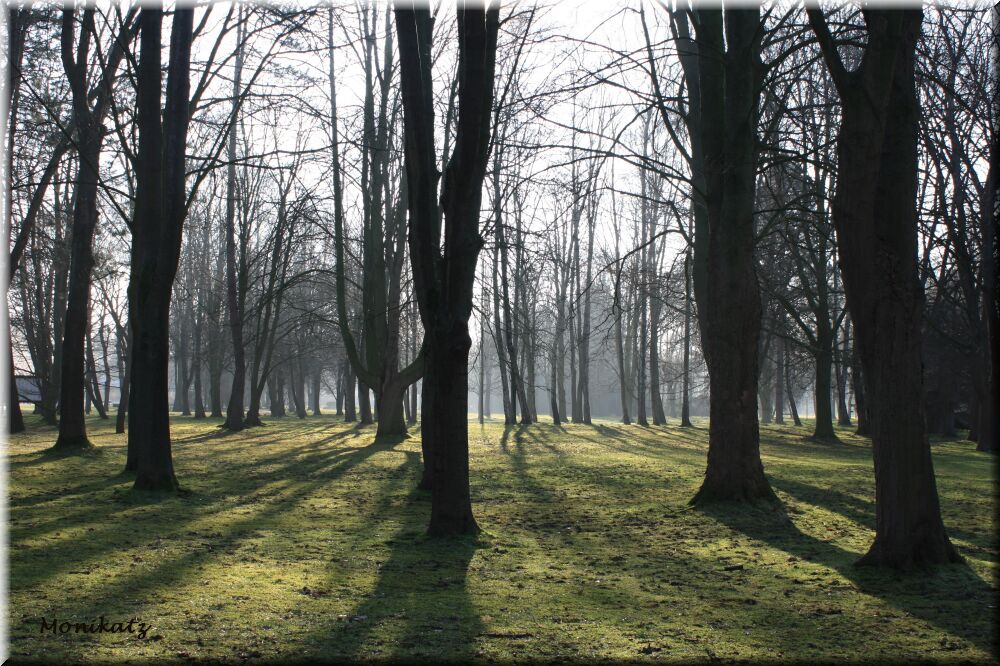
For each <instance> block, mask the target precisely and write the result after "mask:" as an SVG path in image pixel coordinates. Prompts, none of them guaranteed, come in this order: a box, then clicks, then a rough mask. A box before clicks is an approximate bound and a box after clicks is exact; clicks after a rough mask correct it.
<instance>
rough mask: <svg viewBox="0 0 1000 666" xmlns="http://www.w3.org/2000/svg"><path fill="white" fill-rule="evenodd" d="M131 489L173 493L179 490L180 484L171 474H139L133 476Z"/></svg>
mask: <svg viewBox="0 0 1000 666" xmlns="http://www.w3.org/2000/svg"><path fill="white" fill-rule="evenodd" d="M132 490H139V491H143V492H167V493H174V492H177V491H178V490H180V486H178V485H177V478H176V477H175V476H174V475H172V474H157V475H139V476H136V478H135V483H134V484H133V485H132Z"/></svg>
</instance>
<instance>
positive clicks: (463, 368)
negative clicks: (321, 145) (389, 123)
mask: <svg viewBox="0 0 1000 666" xmlns="http://www.w3.org/2000/svg"><path fill="white" fill-rule="evenodd" d="M395 11H396V28H397V34H398V37H399V51H400V80H401V84H400V88H401V93H402V99H403V110H404V114H403V118H404V122H403V127H404V134H405V142H404V146H405V151H404V162H405V166H406V174H407V176H406V177H407V182H408V183H409V187H408V204H409V205H408V207H409V213H410V215H409V232H410V233H409V245H410V262H411V264H412V268H413V284H414V292H415V295H416V297H417V303H418V305H419V308H420V316H421V319H422V321H423V324H424V332H425V333H424V336H425V337H424V345H425V351H426V355H425V365H424V367H425V370H424V391H423V393H424V400H423V410H424V411H423V415H424V418H423V419H422V422H423V427H422V432H421V440H422V441H421V446H422V448H423V450H424V455H425V459H424V462H425V466H427V465H428V463H430V466H431V467H432V468H433V471H432V472H431V474H430V476H431V478H430V479H429V481H430V486H431V520H430V526H429V528H428V532H429V533H430V534H432V535H439V536H445V535H459V534H475V533H476V532H478V531H479V527H478V525H477V524H476V520H475V518H474V517H473V515H472V501H471V495H470V490H469V455H468V454H469V433H468V380H469V376H468V365H469V350H470V348H471V346H472V340H471V338H470V337H469V317H470V316H471V315H472V308H473V287H474V283H475V275H476V263H477V260H478V257H479V252H480V250H481V249H482V246H483V240H482V238H481V237H480V235H479V211H480V205H481V202H482V187H483V180H484V179H485V176H486V164H487V158H488V155H489V142H490V117H491V113H492V108H493V78H494V68H495V63H496V42H497V32H498V29H499V8H498V7H497V6H496V5H493V6H491V7H490V9H489V10H486V9H483V8H470V7H465V6H464V5H461V6H459V7H458V8H457V10H456V12H457V22H458V45H459V47H458V78H459V86H458V91H459V93H458V94H459V101H458V129H457V132H456V137H455V148H454V152H453V154H452V156H451V159H450V160H449V161H448V166H447V167H446V169H445V171H444V184H443V187H442V191H441V196H440V200H439V199H438V188H437V181H438V177H439V176H438V171H437V157H436V155H435V147H434V105H433V99H434V96H433V77H432V71H431V42H432V34H433V20H432V19H431V15H430V10H429V8H427V7H422V8H417V7H413V6H411V7H409V8H403V7H401V6H397V7H396V10H395ZM439 201H440V204H439ZM442 212H443V217H444V219H443V220H442ZM442 222H443V224H442ZM442 232H443V233H442ZM442 241H443V242H442ZM427 454H430V456H429V458H428V457H427Z"/></svg>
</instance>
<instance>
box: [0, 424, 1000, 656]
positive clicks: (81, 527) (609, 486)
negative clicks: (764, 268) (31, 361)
mask: <svg viewBox="0 0 1000 666" xmlns="http://www.w3.org/2000/svg"><path fill="white" fill-rule="evenodd" d="M671 422H672V423H675V422H676V421H675V420H672V421H671ZM218 423H219V422H218V421H215V420H205V421H195V420H192V419H190V418H182V417H175V418H174V419H173V434H174V441H175V444H174V459H175V464H176V469H177V474H178V477H179V479H180V482H181V484H182V486H183V487H184V489H185V491H186V492H185V493H184V494H181V495H179V496H157V495H153V496H150V495H144V494H136V493H133V492H132V490H131V485H132V483H131V479H130V478H128V477H127V476H125V475H124V474H122V473H121V470H122V467H123V465H124V461H125V438H124V436H122V435H115V434H114V429H113V424H112V423H109V422H100V421H98V420H97V419H96V418H95V419H94V420H91V421H90V422H89V426H90V428H91V432H92V440H93V442H94V443H95V444H96V445H97V448H96V449H95V450H94V451H93V452H92V453H89V454H85V455H76V456H70V457H54V456H52V455H51V454H50V453H46V451H45V450H46V449H47V448H48V447H50V446H51V445H52V443H53V441H54V440H55V431H54V430H53V429H51V428H46V427H43V426H41V425H40V423H39V422H38V421H36V420H34V417H31V420H30V422H29V432H28V434H26V435H16V436H12V437H11V438H10V439H9V448H8V456H7V463H8V470H9V493H10V494H9V498H10V499H9V512H10V513H9V521H10V522H9V539H10V546H11V550H10V605H9V613H10V650H11V656H12V657H13V658H14V662H15V663H17V662H23V661H25V660H39V661H44V662H48V663H64V662H81V661H96V662H110V661H139V660H146V659H155V660H156V661H176V662H178V663H183V662H185V661H187V660H193V659H199V660H212V661H224V662H244V661H250V662H256V661H276V660H277V661H282V660H288V661H301V660H312V659H324V658H325V659H332V660H336V659H380V660H389V659H391V660H417V659H421V658H428V659H433V660H434V661H438V660H441V659H447V660H454V661H468V660H481V661H491V660H495V661H509V660H513V659H532V660H550V659H556V658H563V659H570V660H578V661H586V662H592V661H595V660H616V661H617V660H650V661H654V660H684V661H691V660H708V659H715V658H722V659H753V660H767V661H774V660H795V661H809V662H815V661H829V660H851V661H858V660H873V661H880V662H881V661H900V660H940V661H974V662H983V661H995V660H996V659H997V652H996V638H997V636H996V626H997V625H996V624H995V621H996V619H997V594H996V592H997V588H996V576H997V572H998V550H997V532H996V526H995V523H994V521H993V517H992V516H993V509H994V508H995V506H994V504H995V501H996V495H997V478H996V473H995V458H993V457H990V456H988V455H987V454H982V453H977V452H976V451H975V450H974V445H973V444H971V443H970V442H966V441H935V442H934V445H933V449H934V462H935V467H936V471H937V479H938V489H939V491H940V495H941V507H942V511H943V513H944V520H945V524H946V525H947V528H948V532H949V534H950V535H951V538H952V541H953V542H954V544H955V545H956V547H957V548H958V550H959V552H960V553H961V554H962V556H963V557H964V558H965V560H966V563H967V565H950V566H943V567H940V568H937V569H935V570H933V571H932V572H916V573H912V574H905V575H904V574H897V573H891V572H885V571H880V570H873V569H870V568H856V567H853V566H852V563H853V562H854V561H855V560H857V559H858V557H860V556H861V555H862V554H864V552H865V551H866V549H867V547H868V545H869V544H870V542H871V540H872V536H873V531H872V528H873V525H874V505H873V494H874V490H873V488H874V486H873V471H872V458H871V451H870V448H869V443H868V442H867V440H864V439H862V438H858V437H855V436H854V435H852V434H850V431H849V430H841V431H840V433H839V434H840V437H841V440H842V443H841V444H825V443H824V444H821V443H816V442H813V441H811V440H809V439H808V434H809V433H810V429H809V427H808V426H806V427H802V428H794V427H791V426H765V427H763V428H762V446H761V449H762V454H763V460H764V468H765V471H766V473H767V475H768V477H769V479H770V480H771V483H772V484H773V486H774V488H775V490H776V491H777V494H778V496H779V497H780V499H781V501H782V503H783V506H784V509H783V510H780V511H775V510H769V509H767V508H765V507H759V506H758V507H743V506H726V505H720V506H716V507H714V508H711V509H707V510H700V509H693V508H691V507H689V506H688V504H687V501H688V500H689V499H690V498H691V496H692V495H693V494H694V493H695V491H696V490H697V489H698V486H699V482H700V480H701V478H702V475H703V472H704V467H705V452H706V441H707V430H706V429H705V426H706V424H705V423H704V422H701V423H699V424H697V425H698V426H699V427H697V428H695V429H689V430H684V429H681V428H679V427H676V425H670V426H667V427H649V428H642V427H638V426H622V425H620V424H617V423H612V422H602V423H598V424H595V425H593V426H590V425H566V426H564V427H563V428H557V427H554V426H552V425H551V424H548V423H545V424H540V425H534V426H511V427H506V428H505V427H504V426H503V425H502V424H501V423H488V424H487V425H486V426H485V427H481V426H480V425H479V424H478V423H474V422H471V421H470V426H469V427H470V440H471V468H472V497H473V505H474V511H475V514H476V518H477V519H478V521H479V524H480V526H481V527H482V528H483V534H482V535H481V536H480V537H479V538H478V539H461V540H451V541H447V540H446V541H440V540H433V539H429V538H427V537H426V536H425V533H424V532H425V528H426V524H427V521H428V516H429V508H430V500H429V496H428V495H427V494H426V493H423V492H420V491H418V490H417V489H416V483H417V479H418V473H419V469H420V441H419V437H411V438H409V439H406V440H403V441H401V442H398V443H396V444H383V443H373V439H374V430H373V428H371V427H367V428H362V429H358V428H355V427H353V426H352V425H350V424H344V423H342V422H340V421H339V420H334V419H333V418H332V417H320V418H307V419H305V420H299V419H295V418H286V419H283V420H280V421H271V422H269V423H267V425H266V427H262V428H256V429H253V430H249V431H246V432H244V433H241V434H238V435H231V434H225V433H223V432H222V431H220V430H219V429H218V427H217V426H218ZM101 617H103V618H104V620H105V622H106V624H107V627H108V628H115V627H114V624H113V623H116V622H121V623H127V622H128V621H129V620H130V619H131V618H139V619H137V620H135V621H134V623H133V625H132V629H133V632H134V633H128V632H124V633H99V634H88V633H74V632H73V631H72V630H71V631H70V632H69V633H66V634H62V635H54V634H53V632H52V631H51V630H49V631H44V632H43V630H42V626H43V625H42V623H43V619H44V621H45V622H46V623H49V624H51V623H53V622H56V621H58V622H59V623H60V624H61V623H62V622H64V621H68V622H88V623H89V622H95V621H97V622H99V621H100V620H99V618H101ZM140 623H141V624H144V625H146V626H145V629H146V635H145V638H139V631H140V629H141V628H142V627H141V626H140ZM117 628H119V629H122V628H124V627H117Z"/></svg>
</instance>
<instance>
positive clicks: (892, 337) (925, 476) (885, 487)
mask: <svg viewBox="0 0 1000 666" xmlns="http://www.w3.org/2000/svg"><path fill="white" fill-rule="evenodd" d="M921 18H922V10H920V9H916V10H873V9H869V10H866V13H865V21H866V24H867V28H868V30H867V32H868V39H867V46H866V48H865V53H864V57H863V59H862V63H861V66H860V68H858V69H857V70H855V71H852V72H848V71H847V69H846V68H845V67H844V65H843V63H842V62H841V60H840V56H839V54H838V52H837V50H836V46H835V45H834V43H833V38H832V36H831V35H830V32H829V29H828V27H827V25H826V21H825V19H824V18H823V15H822V12H821V11H820V10H819V9H810V10H809V20H810V23H811V24H812V27H813V30H814V32H815V33H816V35H817V38H818V39H819V42H820V46H821V48H822V50H823V55H824V58H825V59H826V62H827V65H828V67H829V69H830V72H831V75H832V76H833V80H834V83H835V84H836V86H837V89H838V92H839V93H840V99H841V108H842V118H843V119H842V123H841V128H840V134H839V136H838V139H837V169H838V173H837V190H836V195H835V197H834V201H833V221H834V225H835V227H836V230H837V242H838V246H839V256H840V268H841V274H842V276H843V281H844V291H845V294H846V296H847V304H848V307H849V308H850V312H851V319H852V321H853V322H854V330H855V335H856V344H857V347H858V353H859V355H860V357H861V364H862V368H863V375H864V383H865V388H866V393H867V398H868V400H869V401H870V404H871V407H870V412H869V413H870V415H871V428H872V449H873V453H874V458H875V541H874V543H873V544H872V546H871V548H870V550H869V551H868V553H867V554H866V555H865V556H864V557H863V558H861V560H860V562H859V564H870V565H884V566H889V567H894V568H901V569H907V568H911V567H913V566H918V565H927V564H933V563H938V562H956V561H959V559H960V558H959V556H958V554H957V553H956V551H955V549H954V548H953V547H952V545H951V542H950V541H949V540H948V536H947V534H946V533H945V529H944V524H943V522H942V520H941V511H940V506H939V503H938V494H937V486H936V482H935V479H934V467H933V463H932V460H931V450H930V445H929V443H928V440H927V433H926V431H925V425H924V423H925V421H924V395H923V372H922V365H921V323H922V317H921V313H922V307H923V290H922V288H921V285H920V282H919V280H918V276H917V226H918V225H917V209H916V198H917V169H918V160H917V128H918V118H919V107H918V101H917V93H916V85H915V81H914V60H915V57H914V51H915V47H916V41H917V38H918V35H919V33H920V23H921Z"/></svg>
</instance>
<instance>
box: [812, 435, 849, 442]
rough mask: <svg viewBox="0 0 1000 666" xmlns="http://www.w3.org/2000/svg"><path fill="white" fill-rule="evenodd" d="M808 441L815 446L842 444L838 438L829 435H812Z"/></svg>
mask: <svg viewBox="0 0 1000 666" xmlns="http://www.w3.org/2000/svg"><path fill="white" fill-rule="evenodd" d="M809 441H810V442H815V443H817V444H843V442H842V441H841V440H840V438H839V437H837V435H836V434H830V435H815V434H813V435H810V436H809Z"/></svg>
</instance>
